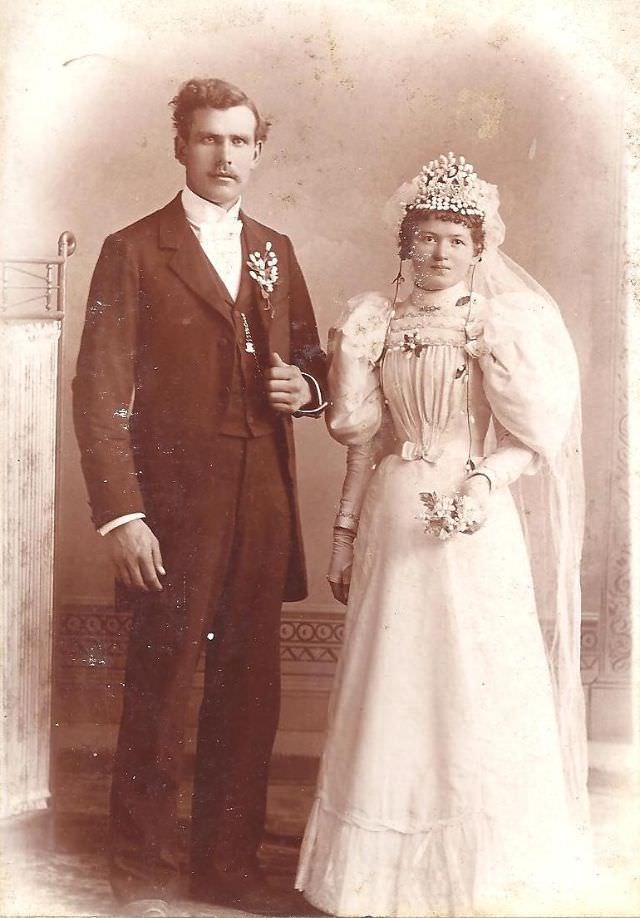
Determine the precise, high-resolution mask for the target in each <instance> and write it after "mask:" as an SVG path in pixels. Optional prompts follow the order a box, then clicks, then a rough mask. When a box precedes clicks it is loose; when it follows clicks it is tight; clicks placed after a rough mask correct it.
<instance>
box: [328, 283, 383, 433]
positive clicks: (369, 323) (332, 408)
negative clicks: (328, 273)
mask: <svg viewBox="0 0 640 918" xmlns="http://www.w3.org/2000/svg"><path fill="white" fill-rule="evenodd" d="M390 316H391V302H390V300H389V299H388V298H387V297H385V296H383V295H382V294H380V293H375V292H370V293H363V294H360V295H358V296H355V297H353V298H352V299H350V300H349V301H348V303H347V305H346V308H345V310H344V312H343V314H342V316H341V317H340V319H339V321H338V323H337V324H336V327H335V328H334V329H332V330H331V332H330V335H329V358H330V366H329V408H328V409H327V412H326V419H327V426H328V428H329V432H330V434H331V436H332V437H334V439H336V440H338V442H339V443H343V444H345V445H346V446H358V445H362V444H364V443H367V441H369V440H371V439H372V438H373V437H374V436H375V434H376V433H377V431H378V429H379V428H380V425H381V423H382V415H383V398H382V392H381V390H380V376H379V367H378V361H379V359H380V357H381V356H382V353H383V350H384V342H385V337H386V332H387V326H388V324H389V319H390Z"/></svg>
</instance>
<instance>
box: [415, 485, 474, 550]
mask: <svg viewBox="0 0 640 918" xmlns="http://www.w3.org/2000/svg"><path fill="white" fill-rule="evenodd" d="M420 500H421V501H422V503H423V510H422V514H421V516H420V519H422V520H424V522H425V527H424V531H425V532H428V533H429V535H432V536H435V537H436V539H440V540H441V541H444V540H445V539H450V538H451V537H452V536H454V535H456V533H458V532H464V533H471V532H475V531H476V529H477V528H478V526H479V524H480V519H479V516H478V513H477V508H476V505H475V503H474V501H473V500H471V499H470V498H469V497H467V496H466V495H464V494H460V493H459V492H457V491H456V492H455V493H454V494H438V493H437V492H436V491H422V492H421V494H420Z"/></svg>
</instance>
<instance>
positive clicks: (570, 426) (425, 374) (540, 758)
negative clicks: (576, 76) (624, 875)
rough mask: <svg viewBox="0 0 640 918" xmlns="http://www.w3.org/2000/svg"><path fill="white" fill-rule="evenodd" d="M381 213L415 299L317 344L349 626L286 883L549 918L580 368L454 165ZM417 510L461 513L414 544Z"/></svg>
mask: <svg viewBox="0 0 640 918" xmlns="http://www.w3.org/2000/svg"><path fill="white" fill-rule="evenodd" d="M396 201H402V202H404V204H402V206H401V209H400V217H401V225H400V232H399V242H400V256H401V258H402V259H407V260H410V261H411V264H412V267H413V274H414V283H413V289H412V292H411V294H410V295H409V297H408V298H407V299H406V300H405V301H404V302H401V303H392V302H391V301H390V300H389V299H388V298H387V297H385V296H383V295H382V294H379V293H365V294H362V295H360V296H357V297H355V298H353V299H352V300H350V301H349V303H348V304H347V307H346V309H345V311H344V314H343V315H342V317H341V319H340V321H339V323H338V325H337V328H336V329H335V331H334V332H333V335H332V349H333V357H332V364H331V371H330V387H331V407H330V409H329V412H328V425H329V429H330V431H331V433H332V435H333V436H334V437H335V438H336V439H337V440H338V441H339V442H341V443H343V444H346V445H347V446H349V453H348V461H347V476H346V479H345V484H344V489H343V494H342V500H341V506H340V512H339V514H338V519H337V520H336V530H335V541H334V554H333V558H332V565H331V569H330V580H331V581H332V589H333V590H334V594H335V595H336V596H337V597H338V598H340V599H342V600H344V601H346V599H347V595H348V607H347V613H346V623H345V639H344V646H343V650H342V657H341V662H340V666H339V669H338V673H337V676H336V681H335V687H334V692H333V696H332V702H331V709H330V726H329V732H328V737H327V743H326V748H325V751H324V755H323V759H322V764H321V769H320V776H319V781H318V787H317V793H316V798H315V801H314V805H313V809H312V812H311V816H310V819H309V823H308V826H307V829H306V833H305V838H304V843H303V847H302V852H301V858H300V865H299V870H298V877H297V883H296V885H297V887H298V888H299V889H301V890H303V891H304V894H305V896H306V898H307V899H308V900H309V901H310V902H312V903H313V904H314V905H315V906H317V907H318V908H321V909H323V910H324V911H326V912H328V913H330V914H333V915H339V916H365V915H373V916H430V915H454V916H468V915H478V914H486V915H494V916H498V915H512V914H514V915H534V914H535V915H543V914H566V913H567V912H566V911H564V909H566V907H567V900H566V898H564V896H565V894H566V892H567V890H568V889H569V888H570V887H569V884H568V883H567V881H568V879H569V876H570V874H571V873H572V872H574V871H575V869H576V868H577V865H578V863H579V855H580V851H579V848H580V835H581V833H582V835H583V836H584V835H586V830H585V825H586V816H585V813H586V809H585V800H586V768H585V732H584V716H583V710H582V695H581V688H580V674H579V592H578V588H577V582H578V567H579V557H580V539H581V526H582V494H581V489H580V484H581V464H580V456H579V425H580V417H579V383H578V374H577V364H576V360H575V354H574V351H573V347H572V345H571V342H570V339H569V336H568V334H567V332H566V329H565V327H564V324H563V322H562V318H561V316H560V313H559V310H558V308H557V306H556V305H555V303H554V302H553V301H552V300H551V298H550V297H549V296H548V295H547V294H545V292H544V291H543V290H542V289H541V288H539V287H538V286H537V285H536V284H535V282H534V281H533V280H532V279H531V278H529V277H528V275H526V274H525V272H523V271H522V270H521V269H519V268H518V266H516V265H515V264H514V263H513V262H511V261H510V260H509V259H507V257H506V256H504V255H503V254H502V253H501V252H500V251H499V248H498V247H499V245H500V243H501V242H502V238H503V236H504V226H503V224H502V221H501V220H500V218H499V216H498V197H497V191H496V189H495V188H494V186H490V185H487V184H486V183H484V182H482V181H480V180H479V179H478V178H477V176H476V175H475V173H474V172H473V169H472V167H470V166H469V165H468V164H466V163H465V161H464V159H463V158H455V157H454V156H453V154H449V156H442V157H440V159H439V160H436V161H434V162H432V163H430V164H429V165H428V166H427V167H425V168H424V169H423V170H422V172H421V174H420V176H418V177H417V178H416V179H414V181H413V182H412V183H411V184H409V185H407V186H404V187H403V189H401V191H400V192H399V194H398V196H397V197H396ZM521 476H527V477H528V481H529V482H534V481H537V484H536V485H535V486H534V487H531V485H529V490H528V491H527V489H526V487H520V486H519V482H520V479H521ZM529 476H534V477H533V478H531V477H529ZM511 485H512V486H514V487H513V490H514V493H513V494H512V491H511V489H510V487H509V486H511ZM427 492H432V493H433V492H435V493H436V495H437V496H438V497H451V496H452V495H454V494H456V493H457V494H459V495H464V500H462V501H460V503H459V506H460V507H462V508H463V513H462V516H463V519H462V520H456V519H453V522H451V526H450V528H453V530H454V531H452V532H448V531H445V532H442V522H441V521H439V520H437V519H435V520H432V521H431V524H430V525H429V527H428V528H429V530H430V531H429V532H427V531H425V529H426V528H427V523H426V522H425V519H423V518H422V513H423V511H424V510H425V505H424V503H423V502H422V500H421V496H420V495H421V494H425V493H427ZM514 498H515V499H514ZM517 504H518V505H519V506H517ZM455 530H458V531H455ZM439 532H440V537H439V538H438V537H437V534H438V533H439ZM445 536H448V537H446V538H445ZM354 540H355V541H354ZM532 567H533V574H534V576H532ZM534 581H535V582H534ZM541 622H542V628H541ZM543 632H544V633H545V636H546V637H547V638H548V644H549V646H550V650H549V651H548V652H545V642H544V640H543Z"/></svg>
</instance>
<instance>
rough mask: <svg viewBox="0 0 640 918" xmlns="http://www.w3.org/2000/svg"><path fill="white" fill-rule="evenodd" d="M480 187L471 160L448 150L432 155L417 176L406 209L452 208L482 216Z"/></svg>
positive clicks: (455, 210)
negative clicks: (440, 154) (412, 194)
mask: <svg viewBox="0 0 640 918" xmlns="http://www.w3.org/2000/svg"><path fill="white" fill-rule="evenodd" d="M481 199H482V187H481V184H480V179H479V178H478V176H477V175H476V173H475V171H474V168H473V166H472V165H471V163H468V162H467V161H466V160H465V158H464V156H455V155H454V154H453V153H449V154H448V155H447V156H445V155H444V154H443V155H442V156H440V157H438V159H432V160H431V162H430V163H428V164H427V165H426V166H423V167H422V169H421V170H420V174H419V175H418V176H417V194H416V197H415V199H414V200H413V201H412V202H410V203H407V204H406V210H407V211H410V210H445V211H446V210H451V211H453V212H454V213H459V214H469V215H474V216H478V217H482V219H483V220H484V217H485V211H484V209H483V208H482V206H481Z"/></svg>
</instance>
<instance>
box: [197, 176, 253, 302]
mask: <svg viewBox="0 0 640 918" xmlns="http://www.w3.org/2000/svg"><path fill="white" fill-rule="evenodd" d="M240 203H241V202H240V198H238V200H237V201H236V203H235V204H234V205H233V206H232V207H230V208H229V210H225V209H224V207H220V206H219V205H218V204H213V203H212V202H211V201H207V200H206V199H205V198H201V197H200V196H199V195H197V194H195V192H193V191H191V189H190V188H187V187H185V188H184V190H183V192H182V206H183V207H184V212H185V214H186V217H187V220H188V221H189V226H190V227H191V229H192V230H193V232H194V233H195V234H196V238H197V240H198V242H199V243H200V245H201V246H202V250H203V251H204V254H205V255H206V256H207V258H208V259H209V261H210V262H211V264H212V265H213V267H214V268H215V269H216V271H217V272H218V274H219V276H220V279H221V280H222V283H223V284H224V285H225V287H226V288H227V290H228V291H229V293H230V294H231V296H232V297H233V299H234V300H235V299H236V297H237V296H238V290H239V289H240V277H241V275H242V241H241V239H240V234H241V232H242V221H241V220H239V219H238V214H239V212H240Z"/></svg>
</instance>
